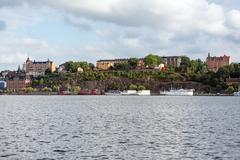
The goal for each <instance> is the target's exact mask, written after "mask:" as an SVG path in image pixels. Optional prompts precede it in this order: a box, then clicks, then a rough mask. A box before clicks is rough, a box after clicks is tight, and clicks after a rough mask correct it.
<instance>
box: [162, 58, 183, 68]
mask: <svg viewBox="0 0 240 160" xmlns="http://www.w3.org/2000/svg"><path fill="white" fill-rule="evenodd" d="M161 58H162V60H163V63H164V65H165V66H166V67H169V66H173V67H179V66H180V65H181V62H182V57H181V56H167V57H161Z"/></svg>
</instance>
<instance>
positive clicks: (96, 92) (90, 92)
mask: <svg viewBox="0 0 240 160" xmlns="http://www.w3.org/2000/svg"><path fill="white" fill-rule="evenodd" d="M78 94H79V95H101V92H100V91H99V90H98V89H93V90H90V89H82V90H80V92H79V93H78Z"/></svg>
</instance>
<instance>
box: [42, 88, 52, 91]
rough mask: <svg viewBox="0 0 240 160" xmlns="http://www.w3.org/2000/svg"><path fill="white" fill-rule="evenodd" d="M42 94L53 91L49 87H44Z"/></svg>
mask: <svg viewBox="0 0 240 160" xmlns="http://www.w3.org/2000/svg"><path fill="white" fill-rule="evenodd" d="M42 92H52V89H51V88H48V87H44V88H43V89H42Z"/></svg>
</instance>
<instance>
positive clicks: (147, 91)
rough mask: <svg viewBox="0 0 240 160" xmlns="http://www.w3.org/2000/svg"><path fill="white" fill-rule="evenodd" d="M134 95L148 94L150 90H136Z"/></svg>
mask: <svg viewBox="0 0 240 160" xmlns="http://www.w3.org/2000/svg"><path fill="white" fill-rule="evenodd" d="M136 95H138V96H150V95H151V91H150V90H141V91H137V93H136Z"/></svg>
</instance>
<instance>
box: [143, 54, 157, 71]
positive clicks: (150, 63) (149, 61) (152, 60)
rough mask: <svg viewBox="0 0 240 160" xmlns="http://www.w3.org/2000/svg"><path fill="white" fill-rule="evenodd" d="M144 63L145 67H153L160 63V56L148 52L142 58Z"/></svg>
mask: <svg viewBox="0 0 240 160" xmlns="http://www.w3.org/2000/svg"><path fill="white" fill-rule="evenodd" d="M144 63H145V65H146V66H147V67H149V68H154V67H155V66H157V65H159V64H161V58H160V57H159V56H158V55H153V54H149V55H147V56H146V57H145V58H144Z"/></svg>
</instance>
